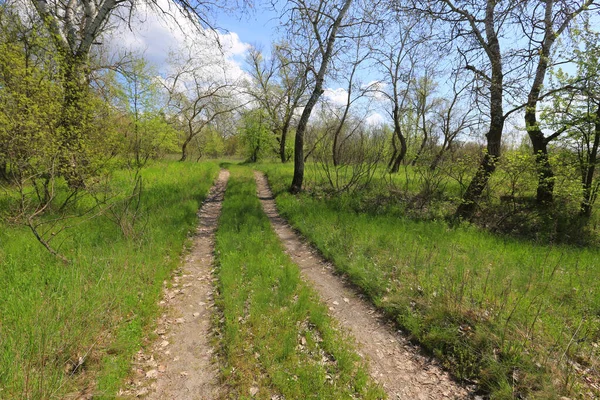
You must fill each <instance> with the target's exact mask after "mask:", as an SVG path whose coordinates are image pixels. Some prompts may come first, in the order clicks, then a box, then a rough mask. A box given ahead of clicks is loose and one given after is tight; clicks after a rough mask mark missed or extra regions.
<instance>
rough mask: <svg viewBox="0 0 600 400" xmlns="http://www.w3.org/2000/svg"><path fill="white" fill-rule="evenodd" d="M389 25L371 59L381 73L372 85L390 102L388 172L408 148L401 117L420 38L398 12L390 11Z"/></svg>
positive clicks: (413, 70)
mask: <svg viewBox="0 0 600 400" xmlns="http://www.w3.org/2000/svg"><path fill="white" fill-rule="evenodd" d="M390 26H391V27H392V28H390V29H389V30H388V31H387V32H386V34H385V35H382V37H381V43H380V45H379V46H378V47H375V48H373V49H372V50H373V58H374V59H375V63H376V65H377V66H378V68H379V69H380V70H381V72H383V75H384V80H383V82H381V83H380V84H379V85H377V86H375V89H376V90H377V91H378V92H379V93H380V94H381V95H383V96H384V97H385V98H386V99H387V100H388V101H389V103H390V106H391V107H390V108H391V109H390V110H389V114H390V117H391V118H392V122H393V126H394V133H393V136H392V147H393V154H392V157H391V159H390V162H389V166H390V172H391V173H397V172H398V170H399V169H400V164H401V163H402V161H403V160H404V158H405V157H406V152H407V150H408V145H407V140H406V134H405V132H404V126H403V124H402V119H403V117H404V116H405V114H406V112H407V108H408V106H409V103H410V93H411V89H412V86H413V85H414V83H415V74H416V71H415V70H416V68H417V60H416V58H417V52H418V50H419V48H420V45H422V41H420V40H418V39H417V38H416V37H415V36H416V35H414V34H413V30H416V24H415V23H409V24H406V23H404V21H403V19H402V18H401V16H400V15H394V17H393V22H392V23H390ZM397 142H399V144H400V148H398V146H397Z"/></svg>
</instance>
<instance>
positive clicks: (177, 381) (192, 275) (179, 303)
mask: <svg viewBox="0 0 600 400" xmlns="http://www.w3.org/2000/svg"><path fill="white" fill-rule="evenodd" d="M228 178H229V171H227V170H221V172H220V174H219V178H218V180H217V182H216V183H215V185H214V186H213V188H212V189H211V191H210V193H209V195H208V197H207V199H206V201H205V202H204V204H203V205H202V208H201V209H200V211H199V216H200V224H199V226H198V229H197V232H196V235H195V236H194V242H193V245H192V249H191V251H190V253H189V254H188V255H187V257H186V259H185V263H184V264H183V266H182V267H181V268H180V269H179V270H178V271H175V276H174V277H173V285H172V286H171V287H170V288H169V287H167V286H166V282H165V296H164V299H163V300H162V301H161V305H163V306H164V307H165V313H164V314H163V315H162V316H161V318H160V319H159V322H158V327H157V329H156V334H157V335H158V339H157V340H156V341H155V342H154V343H153V344H152V346H150V348H148V349H147V350H146V351H140V352H139V353H138V354H137V357H136V358H137V360H136V363H135V364H136V365H135V367H134V373H135V377H134V379H133V380H132V381H131V382H129V387H128V388H127V389H125V390H123V391H121V393H120V395H121V396H122V397H138V398H147V399H160V400H166V399H169V400H175V399H181V400H184V399H185V400H195V399H202V400H205V399H206V400H208V399H215V398H217V397H219V395H220V391H221V388H220V385H219V384H218V370H217V367H216V365H215V364H214V360H213V347H212V346H211V343H210V340H211V337H212V336H211V318H212V308H213V306H214V302H213V289H214V287H213V281H214V279H215V278H214V277H213V274H212V269H213V260H214V257H213V250H214V236H215V231H216V229H217V222H218V218H219V215H220V213H221V204H222V201H223V195H224V192H225V188H226V186H227V180H228Z"/></svg>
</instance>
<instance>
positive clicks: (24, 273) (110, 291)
mask: <svg viewBox="0 0 600 400" xmlns="http://www.w3.org/2000/svg"><path fill="white" fill-rule="evenodd" d="M218 170H219V167H218V165H217V164H216V163H210V162H209V163H200V164H197V163H174V162H159V163H153V165H152V166H150V167H148V168H145V169H144V170H143V171H142V172H141V176H142V182H143V190H142V195H141V197H140V199H141V202H140V204H139V206H138V207H136V210H137V211H136V213H135V216H134V214H133V213H131V212H129V213H127V212H125V210H126V208H127V206H126V204H128V203H127V201H125V200H126V199H125V198H122V199H121V201H120V202H119V201H116V202H113V205H114V207H113V208H112V210H113V211H114V213H112V212H109V210H107V212H106V213H104V214H103V215H99V216H97V217H95V218H93V219H84V220H82V221H79V223H77V224H71V225H73V227H71V228H69V229H67V230H65V231H63V232H61V233H60V238H57V239H59V240H56V241H55V242H56V243H60V246H59V251H60V252H61V254H63V255H64V256H65V258H67V259H69V260H70V263H68V264H65V263H63V262H62V261H61V260H60V259H59V258H57V257H54V256H52V255H51V254H50V253H49V252H47V251H46V249H44V248H43V247H42V246H41V245H40V243H38V242H37V241H36V240H35V238H34V236H33V235H32V234H31V232H30V231H29V230H28V229H27V228H25V227H23V226H18V225H14V224H8V222H6V220H3V222H0V398H3V399H12V398H14V399H45V398H63V397H65V396H68V395H76V394H77V393H80V394H85V393H94V394H95V398H114V396H115V394H116V392H117V391H118V389H119V387H120V386H121V385H122V383H123V379H124V377H126V376H127V375H128V374H129V373H130V370H131V360H132V356H133V354H135V352H137V351H138V350H139V349H140V347H141V345H142V344H143V338H144V337H145V336H147V334H148V332H149V331H151V328H152V326H153V324H154V320H155V318H156V316H157V314H158V312H159V308H158V300H159V299H160V296H161V294H162V290H161V289H162V286H163V281H164V280H167V279H169V277H170V274H171V272H172V271H173V269H175V268H176V267H177V266H178V265H179V262H180V255H181V253H182V251H183V250H184V244H185V243H187V242H188V235H189V232H190V231H192V230H193V229H194V227H195V225H196V224H197V216H196V212H197V210H198V208H199V205H200V204H201V202H202V201H203V199H204V198H205V196H206V194H207V192H208V189H209V188H210V186H211V185H212V182H213V180H214V178H215V177H216V175H217V173H218ZM131 182H132V178H131V176H130V173H129V172H127V171H126V170H120V171H116V172H115V173H114V176H113V178H112V180H111V185H113V186H112V190H113V191H114V192H115V193H125V192H128V191H129V190H130V185H131ZM5 199H6V197H5ZM113 200H115V199H113ZM117 200H118V199H117ZM2 206H3V207H9V206H10V203H9V202H4V203H3V204H2ZM80 206H82V207H83V204H80ZM0 211H1V212H3V213H4V212H6V211H7V209H6V208H5V209H3V210H0ZM52 215H53V213H52V212H51V213H49V214H48V216H47V218H52ZM115 215H120V216H122V217H123V216H124V217H125V218H123V219H122V220H121V221H117V222H119V223H116V222H115V221H116V220H115V218H114V216H115ZM109 217H110V218H109Z"/></svg>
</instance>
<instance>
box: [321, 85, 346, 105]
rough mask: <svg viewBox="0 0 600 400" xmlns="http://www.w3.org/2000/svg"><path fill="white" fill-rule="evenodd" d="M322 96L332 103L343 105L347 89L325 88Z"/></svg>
mask: <svg viewBox="0 0 600 400" xmlns="http://www.w3.org/2000/svg"><path fill="white" fill-rule="evenodd" d="M323 97H325V98H326V99H327V100H329V101H330V102H331V103H332V104H333V105H336V106H343V105H345V104H346V102H347V101H348V91H347V90H346V89H344V88H338V89H330V88H327V89H325V91H324V92H323Z"/></svg>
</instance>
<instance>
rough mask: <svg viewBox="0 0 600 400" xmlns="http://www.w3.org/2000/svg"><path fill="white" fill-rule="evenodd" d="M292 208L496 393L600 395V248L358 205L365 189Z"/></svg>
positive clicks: (299, 201)
mask: <svg viewBox="0 0 600 400" xmlns="http://www.w3.org/2000/svg"><path fill="white" fill-rule="evenodd" d="M259 167H260V169H262V170H264V171H265V172H266V173H267V175H268V178H269V181H270V183H271V185H272V186H273V189H274V192H275V193H276V195H277V205H278V207H279V210H280V212H281V214H282V215H283V216H284V217H285V218H286V219H288V221H290V223H291V224H292V225H293V226H294V227H295V228H296V229H298V230H299V231H300V232H301V233H302V234H303V235H304V236H306V237H307V238H308V239H309V240H310V241H311V242H312V243H313V244H314V245H315V246H316V247H318V248H319V249H320V251H321V252H322V253H323V254H324V255H325V256H326V257H327V258H329V259H330V260H332V261H333V262H334V263H335V265H336V266H337V268H338V270H339V272H341V273H344V274H346V275H348V276H349V277H350V279H351V280H352V282H353V283H354V284H356V285H357V286H358V287H359V288H360V289H361V290H362V291H363V292H364V293H365V294H366V295H367V296H368V297H369V298H370V299H371V301H373V303H375V304H376V305H377V306H378V307H380V308H381V309H383V310H385V312H386V313H387V314H388V315H389V316H390V317H391V318H392V319H393V320H394V321H396V322H397V324H398V325H399V327H400V328H401V329H403V330H405V331H406V332H408V333H409V334H410V335H411V337H413V338H414V340H415V341H417V342H419V343H421V344H422V346H423V347H424V348H425V349H426V350H427V351H429V352H431V353H432V354H435V355H436V356H437V357H439V358H440V359H441V360H442V362H443V363H444V365H445V366H446V367H448V368H449V369H450V370H451V371H452V372H453V373H454V374H455V375H456V376H457V377H459V378H462V379H465V380H468V381H472V382H475V383H477V384H478V385H479V387H480V388H481V390H482V391H483V392H485V393H489V394H491V397H492V398H494V399H511V398H524V397H527V398H543V399H553V398H560V396H568V397H573V398H590V397H594V396H598V395H600V392H599V391H598V388H599V387H600V386H599V384H600V379H599V377H600V376H599V373H598V368H599V367H600V362H599V355H600V291H598V290H597V278H598V276H600V261H599V260H600V251H599V250H598V249H597V248H579V247H569V246H543V245H538V244H534V243H533V242H530V241H519V240H516V239H510V238H507V237H506V236H505V237H499V236H494V235H492V234H489V233H487V232H485V231H482V230H481V229H478V228H476V227H473V226H467V225H462V226H459V227H455V228H451V227H449V226H448V225H447V224H446V223H445V222H440V221H434V220H429V221H423V220H420V221H419V220H413V219H410V218H406V217H402V216H401V215H400V213H392V214H386V212H385V210H383V211H382V210H379V211H377V212H373V213H368V212H357V211H356V208H355V207H353V205H354V204H356V202H357V198H356V197H357V196H360V195H357V194H355V195H354V196H352V197H350V196H346V195H338V196H334V197H333V198H330V197H327V196H322V195H320V196H311V195H310V194H303V195H300V196H297V197H295V196H291V195H289V194H287V193H286V192H285V189H286V188H287V186H288V185H289V182H290V181H291V168H290V166H281V165H268V164H265V165H262V166H259Z"/></svg>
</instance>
